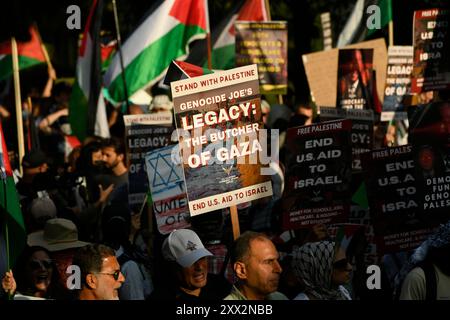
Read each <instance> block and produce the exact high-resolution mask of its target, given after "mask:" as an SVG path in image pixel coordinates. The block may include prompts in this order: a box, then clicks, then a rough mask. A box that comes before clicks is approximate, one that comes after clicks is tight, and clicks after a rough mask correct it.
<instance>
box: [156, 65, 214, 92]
mask: <svg viewBox="0 0 450 320" xmlns="http://www.w3.org/2000/svg"><path fill="white" fill-rule="evenodd" d="M210 73H213V72H212V71H211V70H209V69H207V68H202V67H199V66H196V65H193V64H191V63H187V62H184V61H175V60H174V61H172V63H171V64H170V66H169V69H168V70H167V74H166V77H165V78H164V84H165V85H168V86H169V85H170V83H171V82H172V81H178V80H183V79H188V78H193V77H198V76H203V75H205V74H210Z"/></svg>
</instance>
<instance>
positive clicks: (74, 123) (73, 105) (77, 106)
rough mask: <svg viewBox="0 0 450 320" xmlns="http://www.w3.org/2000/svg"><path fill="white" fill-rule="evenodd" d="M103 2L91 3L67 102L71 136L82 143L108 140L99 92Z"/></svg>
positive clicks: (106, 125) (100, 85)
mask: <svg viewBox="0 0 450 320" xmlns="http://www.w3.org/2000/svg"><path fill="white" fill-rule="evenodd" d="M102 13H103V0H94V1H93V4H92V7H91V11H90V12H89V16H88V19H87V22H86V26H85V28H84V33H83V39H82V42H81V46H80V49H79V54H78V60H77V69H76V81H75V83H74V86H73V89H72V95H71V97H70V102H69V122H70V127H71V129H72V134H73V135H75V136H77V137H78V139H79V140H80V141H83V140H84V139H85V138H86V137H87V136H90V135H97V136H101V137H104V138H106V137H109V127H108V122H107V119H106V110H105V103H104V101H103V95H102V94H101V88H102V77H101V70H102V62H101V49H100V27H101V20H102Z"/></svg>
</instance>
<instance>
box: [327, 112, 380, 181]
mask: <svg viewBox="0 0 450 320" xmlns="http://www.w3.org/2000/svg"><path fill="white" fill-rule="evenodd" d="M320 119H322V120H324V121H329V120H336V119H351V120H352V130H351V135H350V136H351V142H352V169H353V172H360V171H361V154H362V153H364V152H368V151H371V150H372V145H373V123H374V115H373V111H372V110H354V109H336V108H327V107H321V108H320Z"/></svg>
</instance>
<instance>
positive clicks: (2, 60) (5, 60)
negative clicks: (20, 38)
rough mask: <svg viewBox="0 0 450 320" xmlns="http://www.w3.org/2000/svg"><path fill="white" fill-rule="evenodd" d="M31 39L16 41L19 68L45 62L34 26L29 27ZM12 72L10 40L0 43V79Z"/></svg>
mask: <svg viewBox="0 0 450 320" xmlns="http://www.w3.org/2000/svg"><path fill="white" fill-rule="evenodd" d="M30 35H31V39H30V41H28V42H17V53H18V58H19V69H20V70H22V69H26V68H29V67H32V66H35V65H37V64H40V63H45V56H44V52H43V51H42V47H41V42H40V40H39V35H38V33H37V31H36V29H35V28H34V27H30ZM12 73H13V67H12V48H11V41H5V42H2V43H0V80H3V79H6V78H8V77H10V76H11V75H12Z"/></svg>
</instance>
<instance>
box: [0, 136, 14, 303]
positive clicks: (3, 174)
mask: <svg viewBox="0 0 450 320" xmlns="http://www.w3.org/2000/svg"><path fill="white" fill-rule="evenodd" d="M0 143H2V142H1V141H0ZM0 179H1V180H2V185H3V204H4V211H5V212H4V214H2V215H0V221H2V220H3V219H5V223H4V224H5V246H6V271H10V270H11V262H10V260H9V228H8V214H7V212H6V210H8V197H7V196H6V190H7V185H6V172H5V171H3V168H2V167H1V166H0ZM1 211H3V210H1ZM1 211H0V213H1ZM12 299H13V296H12V295H11V294H10V293H8V300H12Z"/></svg>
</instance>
